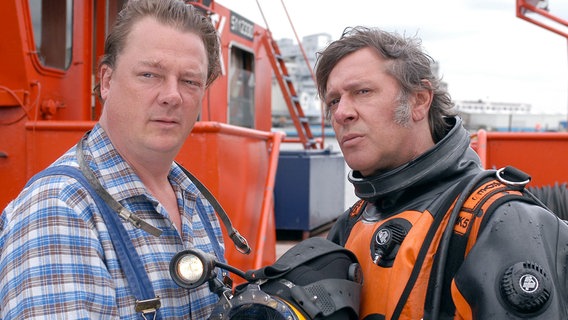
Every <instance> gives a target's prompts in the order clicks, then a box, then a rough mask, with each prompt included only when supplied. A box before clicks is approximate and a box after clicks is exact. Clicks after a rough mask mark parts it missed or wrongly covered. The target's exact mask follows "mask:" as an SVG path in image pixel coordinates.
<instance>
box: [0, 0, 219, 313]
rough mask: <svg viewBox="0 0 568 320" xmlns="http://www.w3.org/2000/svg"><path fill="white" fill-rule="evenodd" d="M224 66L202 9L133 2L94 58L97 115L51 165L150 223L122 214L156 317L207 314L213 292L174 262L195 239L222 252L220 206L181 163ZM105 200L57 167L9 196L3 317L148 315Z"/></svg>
mask: <svg viewBox="0 0 568 320" xmlns="http://www.w3.org/2000/svg"><path fill="white" fill-rule="evenodd" d="M219 73H220V66H219V42H218V35H217V34H216V32H215V28H214V27H213V25H212V24H211V23H210V21H209V20H208V19H207V18H205V17H203V16H202V15H201V14H200V13H199V12H198V11H197V10H196V9H194V8H193V7H192V6H189V5H186V4H184V2H183V1H177V0H167V1H166V0H155V1H154V0H132V1H130V2H129V3H128V4H127V6H126V7H125V9H124V10H123V11H122V12H121V14H120V15H119V17H118V20H117V24H116V25H115V28H114V29H113V30H112V31H111V33H110V34H109V36H108V38H107V42H106V44H105V55H104V56H103V58H102V60H101V63H100V66H99V71H98V75H99V77H100V83H99V85H98V86H97V88H96V92H97V94H98V95H99V97H100V98H101V99H102V101H103V102H104V108H103V113H102V115H101V119H100V121H99V123H98V124H97V125H96V126H95V127H94V128H93V129H92V130H91V131H90V132H89V133H88V134H86V135H85V137H84V138H83V139H81V141H80V143H79V144H78V145H77V146H76V147H73V148H71V149H70V150H69V151H68V152H67V153H65V154H64V155H63V156H62V157H61V158H59V159H58V160H57V161H56V162H55V163H53V164H52V165H51V167H59V166H71V167H75V168H78V167H80V166H82V167H83V168H82V169H83V170H85V169H86V170H87V171H88V172H91V173H92V174H93V176H94V177H95V180H96V181H97V182H98V183H99V184H100V185H101V186H102V188H103V189H104V190H106V192H107V193H108V194H110V196H111V197H112V198H113V199H114V200H116V201H117V202H118V203H119V204H120V205H121V206H122V207H124V208H125V209H126V210H128V212H130V213H132V217H135V218H136V219H138V221H142V224H143V225H144V226H150V227H142V228H140V227H139V225H136V223H131V221H128V220H127V219H122V218H121V224H122V226H123V227H124V228H125V230H126V233H127V236H128V238H129V240H130V242H131V243H132V245H133V247H134V248H135V251H136V253H137V255H138V256H139V258H140V261H142V265H143V270H144V272H145V273H146V274H147V276H148V278H149V280H150V286H151V287H152V289H153V291H154V293H155V295H156V297H159V306H158V308H157V311H156V313H155V315H156V316H157V317H158V318H164V319H203V318H206V317H207V316H208V315H209V313H210V311H211V308H212V305H213V304H214V303H215V302H216V301H217V300H218V297H217V296H216V295H215V294H214V293H212V292H211V291H210V290H209V288H208V286H207V285H206V284H205V285H203V286H201V287H199V288H197V289H195V290H187V289H183V288H180V287H178V286H177V285H176V284H175V283H174V282H173V280H172V279H171V277H170V274H169V262H170V259H171V258H172V257H173V255H174V254H175V253H177V252H179V251H181V250H183V249H187V248H190V247H194V248H198V249H201V250H203V251H205V252H208V253H211V254H214V255H216V256H217V257H218V258H219V259H220V260H224V257H223V255H224V244H223V237H222V233H221V229H220V225H219V221H218V220H217V218H216V216H215V212H214V210H213V208H212V207H211V205H210V204H209V202H208V201H207V200H206V199H205V197H204V196H203V195H202V194H201V193H200V192H199V191H198V189H197V188H196V186H195V185H194V184H193V183H192V182H191V180H190V179H189V178H188V177H187V176H186V175H185V174H184V173H183V171H182V169H181V168H180V167H179V166H178V165H177V164H176V163H174V158H175V156H176V155H177V153H178V152H179V150H180V148H181V147H182V144H183V143H184V141H185V140H186V138H187V136H188V135H189V133H190V132H191V130H192V128H193V126H194V124H195V121H196V120H197V117H198V114H199V112H200V110H201V101H202V98H203V95H204V92H205V90H206V88H207V87H208V86H209V85H210V84H211V83H212V82H213V81H214V80H215V79H216V78H217V77H218V75H219ZM81 159H83V162H82V163H81ZM101 210H102V209H101V207H100V206H98V204H97V203H95V201H94V198H93V194H92V193H90V192H89V191H87V190H86V188H85V187H84V186H83V185H82V184H81V183H80V182H78V180H77V179H74V178H72V177H69V176H67V175H61V174H55V175H48V176H44V177H41V178H39V179H36V180H35V181H33V182H31V183H30V184H29V185H28V186H27V187H26V188H25V189H24V190H23V191H22V192H21V194H20V195H19V196H18V197H17V198H16V199H15V200H13V201H12V202H11V203H10V204H9V205H8V206H7V207H6V209H5V210H4V212H3V213H2V215H0V318H1V319H16V318H17V319H21V318H26V319H30V318H52V319H55V318H57V319H110V318H120V319H139V318H141V313H140V312H139V311H136V310H135V306H136V300H137V299H138V298H137V297H135V295H134V294H133V292H132V290H131V286H132V283H129V281H128V278H127V277H129V276H131V275H130V274H128V272H125V270H124V268H123V266H122V265H121V263H122V262H121V261H122V260H120V259H119V257H118V256H119V254H118V252H117V251H116V250H115V246H114V245H113V242H112V241H111V233H109V230H110V228H109V225H108V223H107V222H106V221H105V220H104V217H103V216H102V214H101ZM113 213H114V214H116V215H118V214H119V213H117V212H113ZM156 231H157V233H156ZM157 234H159V236H157ZM113 241H114V239H113ZM135 267H137V266H135ZM152 316H153V315H152Z"/></svg>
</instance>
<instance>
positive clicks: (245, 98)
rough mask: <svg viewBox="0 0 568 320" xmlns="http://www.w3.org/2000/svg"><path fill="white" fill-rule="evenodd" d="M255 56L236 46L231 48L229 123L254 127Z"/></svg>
mask: <svg viewBox="0 0 568 320" xmlns="http://www.w3.org/2000/svg"><path fill="white" fill-rule="evenodd" d="M253 64H254V56H253V54H252V53H250V52H247V51H244V50H241V49H239V48H236V47H232V48H231V61H230V62H229V113H228V116H227V118H228V123H230V124H233V125H236V126H241V127H246V128H253V127H254V72H253V70H254V65H253Z"/></svg>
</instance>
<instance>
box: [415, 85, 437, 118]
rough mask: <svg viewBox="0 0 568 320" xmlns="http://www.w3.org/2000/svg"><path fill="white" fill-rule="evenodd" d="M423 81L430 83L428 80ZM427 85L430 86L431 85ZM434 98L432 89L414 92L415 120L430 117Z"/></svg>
mask: <svg viewBox="0 0 568 320" xmlns="http://www.w3.org/2000/svg"><path fill="white" fill-rule="evenodd" d="M422 81H424V82H428V83H429V81H428V80H422ZM426 87H429V85H428V86H426ZM432 99H434V92H433V91H432V90H428V89H422V90H420V91H417V92H415V93H414V94H413V98H412V100H413V101H412V119H413V120H414V121H421V120H423V119H425V118H428V111H429V110H430V105H431V104H432Z"/></svg>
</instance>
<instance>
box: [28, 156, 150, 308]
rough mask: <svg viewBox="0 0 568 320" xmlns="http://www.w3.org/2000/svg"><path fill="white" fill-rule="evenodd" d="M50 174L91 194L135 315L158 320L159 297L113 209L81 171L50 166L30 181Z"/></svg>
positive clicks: (69, 167) (73, 168) (66, 167)
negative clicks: (133, 301) (69, 179)
mask: <svg viewBox="0 0 568 320" xmlns="http://www.w3.org/2000/svg"><path fill="white" fill-rule="evenodd" d="M49 175H66V176H69V177H72V178H75V179H76V180H77V181H78V182H79V183H81V185H83V187H85V189H86V190H87V191H88V192H89V193H90V194H91V196H92V197H93V199H94V200H95V203H96V204H97V207H98V208H99V210H100V212H101V215H102V217H103V219H104V221H105V223H106V226H107V228H108V232H109V236H110V240H111V241H112V245H113V247H114V249H115V251H116V255H117V257H118V260H119V263H120V266H121V267H122V269H123V271H124V274H125V276H126V280H127V283H128V286H129V288H130V290H131V291H132V294H133V295H134V297H135V298H136V306H135V310H136V312H140V313H141V315H142V317H143V318H144V319H147V318H146V315H148V314H150V313H153V314H154V316H153V319H159V316H158V313H157V310H158V308H160V305H161V303H160V297H157V296H156V295H155V294H154V290H153V289H152V283H151V282H150V279H149V278H148V274H147V273H146V270H145V269H144V264H143V263H142V261H141V260H140V257H139V256H138V254H137V253H136V249H134V246H133V245H132V242H131V241H130V238H129V237H128V233H127V231H126V229H125V228H124V226H123V225H122V222H121V221H120V219H119V217H118V216H117V215H116V214H115V213H114V211H113V209H112V208H111V207H110V206H109V205H108V204H107V203H106V202H105V201H104V199H103V198H102V197H100V196H99V194H98V193H96V192H95V190H94V188H93V187H92V186H91V184H90V183H89V181H88V180H87V178H86V177H85V176H84V175H83V172H81V171H80V170H79V169H77V168H75V167H71V166H57V167H49V168H47V169H45V170H44V171H41V172H40V173H38V174H37V175H35V176H34V177H33V178H32V179H31V180H30V181H29V182H28V184H30V183H31V182H32V181H34V180H37V179H39V178H41V177H44V176H49Z"/></svg>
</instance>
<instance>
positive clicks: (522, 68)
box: [217, 0, 568, 114]
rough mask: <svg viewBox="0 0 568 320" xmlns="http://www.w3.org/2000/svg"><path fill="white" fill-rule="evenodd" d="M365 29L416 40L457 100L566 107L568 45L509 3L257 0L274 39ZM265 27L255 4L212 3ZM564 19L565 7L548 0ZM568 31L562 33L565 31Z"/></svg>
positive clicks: (253, 0) (549, 109)
mask: <svg viewBox="0 0 568 320" xmlns="http://www.w3.org/2000/svg"><path fill="white" fill-rule="evenodd" d="M282 1H283V2H284V4H285V6H286V9H287V10H288V13H289V15H290V19H291V20H292V22H293V25H294V28H295V30H296V32H297V33H298V36H299V37H300V38H301V37H303V36H306V35H310V34H315V33H329V34H330V35H331V36H332V39H337V38H338V37H339V36H340V35H341V33H342V31H343V29H344V28H345V27H348V26H355V25H365V26H373V27H381V28H383V29H386V30H389V31H396V32H399V33H406V34H409V35H418V36H419V37H420V38H422V44H423V46H424V48H425V50H426V51H427V52H428V53H429V54H430V55H431V56H432V57H433V58H434V59H435V60H437V61H438V62H439V64H440V72H441V75H442V77H443V79H444V81H445V82H447V83H448V87H449V90H450V94H451V95H452V98H453V99H455V100H478V99H482V100H490V101H496V102H518V103H530V104H531V105H532V109H533V112H537V113H562V114H566V112H567V109H568V39H566V38H564V37H562V36H560V35H558V34H556V33H553V32H551V31H548V30H546V29H544V28H542V27H539V26H537V25H535V24H532V23H530V22H527V21H525V20H522V19H520V18H517V17H516V15H515V0H436V1H426V0H390V1H385V0H352V1H346V0H258V2H259V3H260V5H261V8H262V10H263V13H264V16H265V17H266V19H267V21H268V28H269V29H270V30H271V32H272V35H273V37H274V38H275V39H280V38H292V39H294V38H295V37H294V32H293V30H292V27H291V26H290V23H289V21H288V19H287V17H286V14H285V11H284V7H283V6H282ZM217 2H218V3H219V4H222V5H224V6H226V7H228V8H230V9H232V10H233V11H235V12H237V13H239V14H241V15H242V16H245V17H246V18H248V19H250V20H253V21H254V22H256V23H257V24H259V25H261V26H266V25H265V23H264V21H263V19H262V16H261V14H260V10H259V9H258V6H257V0H218V1H217ZM549 8H550V12H551V13H552V14H555V15H556V16H558V17H560V18H562V19H565V20H568V2H567V1H565V0H549ZM566 30H568V28H565V29H564V31H566Z"/></svg>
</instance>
